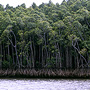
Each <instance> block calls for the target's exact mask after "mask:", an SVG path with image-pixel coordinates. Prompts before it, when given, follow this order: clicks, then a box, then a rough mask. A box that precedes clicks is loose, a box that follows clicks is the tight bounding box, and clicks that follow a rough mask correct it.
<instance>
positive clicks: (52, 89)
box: [0, 79, 90, 90]
mask: <svg viewBox="0 0 90 90" xmlns="http://www.w3.org/2000/svg"><path fill="white" fill-rule="evenodd" d="M0 90H90V80H65V79H0Z"/></svg>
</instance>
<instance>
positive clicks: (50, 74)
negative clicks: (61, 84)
mask: <svg viewBox="0 0 90 90" xmlns="http://www.w3.org/2000/svg"><path fill="white" fill-rule="evenodd" d="M9 77H10V78H88V79H90V69H76V70H61V69H38V70H35V69H19V70H11V69H10V70H9V69H7V70H0V78H9Z"/></svg>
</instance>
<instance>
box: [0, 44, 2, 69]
mask: <svg viewBox="0 0 90 90" xmlns="http://www.w3.org/2000/svg"><path fill="white" fill-rule="evenodd" d="M0 69H2V44H1V42H0Z"/></svg>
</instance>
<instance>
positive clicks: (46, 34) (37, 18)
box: [0, 0, 90, 69]
mask: <svg viewBox="0 0 90 90" xmlns="http://www.w3.org/2000/svg"><path fill="white" fill-rule="evenodd" d="M15 68H19V69H25V68H30V69H31V68H59V69H64V68H70V69H77V68H81V69H82V68H90V0H63V2H62V3H61V4H59V3H56V4H53V2H52V1H51V0H50V1H49V2H48V3H42V4H40V5H39V6H37V4H36V3H33V4H32V5H31V6H30V7H29V8H27V7H26V5H25V4H24V3H23V4H21V5H18V6H17V7H12V6H9V4H7V5H6V7H4V6H3V5H2V4H0V69H15Z"/></svg>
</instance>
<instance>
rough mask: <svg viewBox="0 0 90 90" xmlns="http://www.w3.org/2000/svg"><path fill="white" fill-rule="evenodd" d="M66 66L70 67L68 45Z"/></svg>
mask: <svg viewBox="0 0 90 90" xmlns="http://www.w3.org/2000/svg"><path fill="white" fill-rule="evenodd" d="M66 67H67V69H68V68H69V56H68V47H66Z"/></svg>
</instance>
